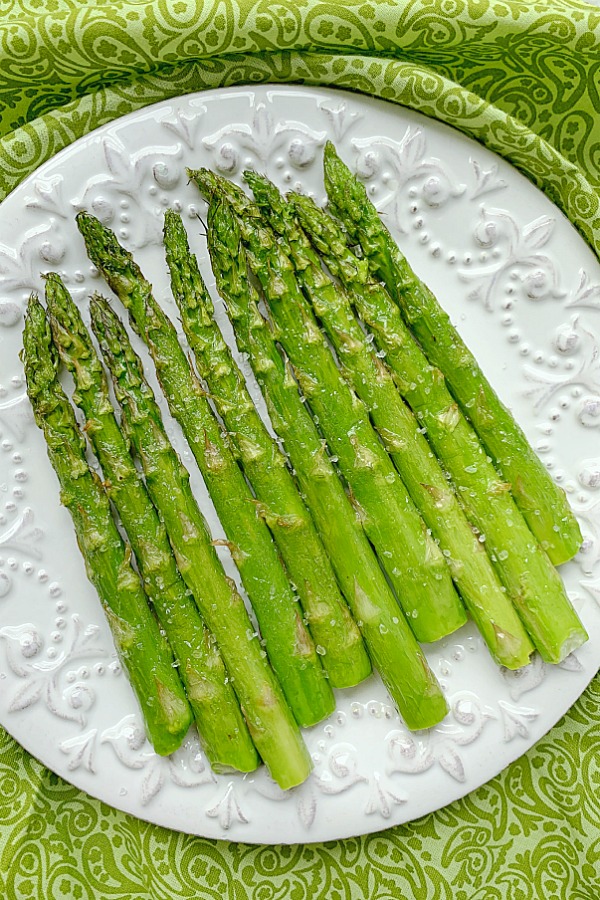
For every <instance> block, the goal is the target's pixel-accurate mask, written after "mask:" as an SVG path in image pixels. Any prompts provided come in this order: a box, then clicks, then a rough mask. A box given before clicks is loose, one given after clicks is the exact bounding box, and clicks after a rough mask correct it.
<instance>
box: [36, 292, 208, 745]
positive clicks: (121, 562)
mask: <svg viewBox="0 0 600 900" xmlns="http://www.w3.org/2000/svg"><path fill="white" fill-rule="evenodd" d="M22 359H23V363H24V365H25V378H26V381H27V393H28V395H29V399H30V400H31V404H32V406H33V413H34V416H35V420H36V422H37V424H38V425H39V427H40V428H41V429H42V431H43V433H44V437H45V438H46V444H47V449H48V456H49V458H50V462H51V463H52V465H53V467H54V470H55V472H56V474H57V476H58V480H59V483H60V488H61V501H62V503H63V504H64V506H66V507H67V509H68V510H69V512H70V513H71V516H72V518H73V524H74V526H75V533H76V535H77V541H78V543H79V547H80V549H81V552H82V555H83V558H84V561H85V565H86V570H87V573H88V577H89V579H90V581H91V582H92V584H93V585H94V587H95V588H96V590H97V592H98V596H99V598H100V601H101V603H102V606H103V607H104V611H105V613H106V617H107V619H108V623H109V625H110V627H111V630H112V633H113V637H114V640H115V645H116V648H117V652H118V653H119V656H120V657H121V659H122V661H123V664H124V666H125V668H126V670H127V673H128V675H129V681H130V683H131V686H132V688H133V690H134V693H135V694H136V696H137V699H138V702H139V704H140V708H141V711H142V716H143V718H144V722H145V726H146V731H147V734H148V738H149V740H150V741H151V743H152V745H153V747H154V749H155V750H156V752H157V753H159V754H160V755H161V756H167V755H168V754H170V753H173V752H174V751H175V750H176V749H177V748H178V747H179V746H180V744H181V742H182V740H183V739H184V737H185V735H186V733H187V731H188V728H189V726H190V725H191V722H192V712H191V709H190V706H189V704H188V702H187V699H186V696H185V693H184V690H183V686H182V684H181V681H180V680H179V675H178V673H177V670H176V669H175V668H174V663H173V655H172V653H171V648H170V647H169V645H168V644H167V641H166V639H165V638H164V637H163V635H162V633H161V631H160V629H159V626H158V624H157V622H156V619H155V618H154V616H153V615H152V612H151V610H150V607H149V606H148V603H147V601H146V597H145V595H144V592H143V590H142V586H141V584H140V581H139V578H138V576H137V575H136V573H135V572H134V570H133V568H132V567H131V550H130V548H129V546H128V545H125V544H124V542H123V540H122V539H121V536H120V535H119V532H118V530H117V526H116V524H115V522H114V520H113V517H112V513H111V510H110V504H109V500H108V497H107V495H106V493H105V491H104V490H103V488H102V485H101V483H100V480H99V478H98V476H97V475H95V474H94V473H93V472H92V471H91V469H90V468H89V466H88V463H87V459H86V443H85V439H84V438H83V436H82V435H81V432H80V431H79V428H78V426H77V422H76V419H75V413H74V411H73V408H72V406H71V404H70V402H69V400H68V399H67V397H66V396H65V393H64V391H63V389H62V387H61V385H60V383H59V380H58V374H57V370H58V357H57V354H56V349H55V347H54V346H53V344H52V336H51V332H50V325H49V323H48V320H47V318H46V314H45V312H44V309H43V307H42V305H41V304H40V302H39V300H38V298H37V297H36V296H35V295H32V296H31V298H30V300H29V304H28V307H27V315H26V318H25V330H24V333H23V352H22Z"/></svg>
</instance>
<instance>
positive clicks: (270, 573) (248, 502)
mask: <svg viewBox="0 0 600 900" xmlns="http://www.w3.org/2000/svg"><path fill="white" fill-rule="evenodd" d="M77 222H78V226H79V229H80V231H81V234H82V235H83V237H84V240H85V243H86V248H87V251H88V255H89V256H90V259H91V260H92V262H94V264H95V265H96V266H97V267H98V269H100V271H101V272H102V274H103V275H104V276H105V278H106V280H107V282H108V284H109V285H110V287H111V288H112V289H113V290H114V291H115V293H116V294H117V296H118V297H119V299H120V300H121V302H122V303H123V305H124V306H125V307H126V308H127V309H128V310H129V313H130V318H131V321H132V324H133V326H134V328H135V330H136V331H137V333H138V334H139V335H140V337H141V338H142V339H143V340H145V342H146V343H147V345H148V348H149V350H150V353H151V355H152V358H153V360H154V364H155V367H156V371H157V374H158V379H159V381H160V384H161V387H162V389H163V392H164V394H165V397H166V398H167V402H168V405H169V409H170V410H171V413H172V415H173V416H174V418H175V419H177V421H178V422H179V424H180V425H181V427H182V429H183V432H184V434H185V436H186V438H187V441H188V443H189V445H190V448H191V450H192V452H193V454H194V456H195V458H196V461H197V462H198V466H199V468H200V471H201V472H202V475H203V477H204V480H205V482H206V485H207V487H208V490H209V492H210V495H211V497H212V500H213V503H214V505H215V509H216V511H217V515H218V516H219V518H220V520H221V524H222V525H223V528H224V529H225V533H226V535H227V538H228V545H229V548H230V551H231V553H232V556H233V559H234V561H235V562H236V564H237V567H238V569H239V571H240V575H241V578H242V582H243V584H244V587H245V589H246V591H247V593H248V596H249V598H250V602H251V604H252V606H253V608H254V611H255V613H256V617H257V619H258V624H259V627H260V630H261V633H262V636H263V638H264V640H265V645H266V650H267V653H268V655H269V659H270V660H271V664H272V665H273V668H274V669H275V672H276V674H277V676H278V678H279V680H280V682H281V686H282V688H283V691H284V694H285V696H286V699H287V701H288V703H289V705H290V707H291V708H292V710H293V712H294V715H295V716H296V719H297V721H298V723H299V724H300V725H303V726H309V725H314V724H315V723H316V722H319V721H320V720H321V719H323V718H325V717H326V716H327V715H329V714H330V713H331V712H332V711H333V709H334V706H335V702H334V697H333V692H332V690H331V687H330V686H329V683H328V681H327V679H326V677H325V673H324V670H323V668H322V666H321V662H320V658H319V655H318V654H317V652H316V649H315V645H314V643H313V641H312V638H311V636H310V634H309V632H308V630H307V628H306V625H305V624H304V622H303V621H302V617H301V610H300V607H299V603H298V601H297V599H296V597H295V595H294V593H293V591H292V589H291V587H290V584H289V581H288V578H287V575H286V572H285V570H284V568H283V566H282V564H281V561H280V559H279V556H278V553H277V550H276V547H275V545H274V543H273V541H272V538H271V535H270V533H269V530H268V528H267V526H266V524H265V522H264V520H263V518H262V517H261V515H260V507H259V506H257V504H256V503H255V501H254V498H253V496H252V494H251V492H250V490H249V488H248V485H247V484H246V481H245V479H244V476H243V474H242V472H241V470H240V468H239V466H238V465H237V463H236V461H235V458H234V457H233V454H232V452H231V450H230V448H229V446H228V444H227V443H226V442H225V440H224V438H223V434H222V432H221V429H220V427H219V424H218V422H217V419H216V418H215V416H214V414H213V412H212V409H211V408H210V405H209V403H208V400H207V398H206V395H205V392H204V391H203V389H202V387H201V385H200V383H199V381H198V379H197V377H196V376H195V373H194V372H193V370H192V368H191V366H190V363H189V362H188V360H187V357H186V355H185V353H184V351H183V350H182V348H181V346H180V344H179V341H178V338H177V333H176V331H175V328H174V327H173V324H172V323H171V321H170V319H169V318H168V317H167V315H166V314H165V313H164V311H163V310H162V309H161V307H160V306H159V305H158V303H157V302H156V300H155V299H154V297H153V296H152V290H151V287H150V284H149V283H148V281H146V279H145V278H144V276H143V275H142V273H141V271H140V269H139V267H138V266H137V264H136V263H135V261H134V260H133V258H132V256H131V254H130V253H128V252H127V251H126V250H124V249H123V248H122V247H121V246H120V244H119V243H118V241H117V239H116V238H115V236H114V234H113V233H112V232H111V231H110V229H108V228H106V227H105V226H103V225H102V224H101V223H100V222H99V221H98V220H97V219H95V218H94V217H93V216H90V215H89V214H87V213H79V215H78V217H77ZM182 575H183V576H184V577H185V573H184V572H182ZM207 624H209V627H211V626H210V623H209V622H208V620H207ZM217 640H218V641H219V638H218V636H217ZM221 650H222V652H223V648H222V647H221ZM226 664H227V663H226ZM259 751H260V748H259Z"/></svg>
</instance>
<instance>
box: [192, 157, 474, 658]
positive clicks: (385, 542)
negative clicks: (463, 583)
mask: <svg viewBox="0 0 600 900" xmlns="http://www.w3.org/2000/svg"><path fill="white" fill-rule="evenodd" d="M192 177H193V178H194V179H195V180H196V182H197V183H198V185H199V186H200V188H201V190H204V192H205V193H208V194H209V196H210V194H212V192H213V190H216V192H217V194H221V195H223V196H225V195H226V194H229V196H232V192H231V189H230V188H229V187H228V186H227V184H226V183H223V182H222V181H219V179H217V178H216V177H215V176H214V175H213V174H212V173H209V172H207V171H206V170H200V171H199V172H194V173H192ZM232 199H233V201H234V203H235V202H236V201H235V195H233V196H232ZM228 202H229V197H228ZM247 202H248V201H245V202H244V204H240V207H239V212H240V213H242V214H241V215H239V216H238V218H239V223H240V232H241V235H242V240H243V241H244V243H245V244H246V246H247V248H248V258H249V261H250V266H251V268H252V270H253V271H254V273H255V275H256V276H257V277H258V279H259V280H260V282H261V286H262V288H263V291H264V294H265V298H266V300H267V303H268V305H269V308H270V311H271V315H272V317H273V320H274V321H275V322H276V324H277V326H278V335H279V339H280V341H281V343H282V345H283V346H284V348H285V350H286V352H287V354H288V356H289V357H290V360H291V362H292V363H293V365H294V369H295V372H296V374H297V377H298V379H299V381H300V385H301V388H302V390H303V392H304V395H305V397H306V399H307V400H308V402H309V403H310V405H311V408H312V411H313V413H314V414H315V415H316V417H317V419H318V423H319V426H320V428H321V431H322V432H323V434H324V436H325V438H326V439H327V442H328V444H329V447H330V449H331V451H332V453H334V454H335V455H336V456H337V457H338V459H339V466H340V469H341V471H342V473H343V474H344V477H345V478H346V481H347V482H348V485H349V487H350V489H351V491H352V493H353V496H354V499H355V502H356V504H357V507H358V509H359V510H360V511H361V515H362V516H363V520H364V528H365V531H366V533H367V535H368V536H369V538H370V540H371V541H372V543H373V545H374V546H375V548H376V550H377V553H378V555H379V558H380V560H381V561H382V563H383V565H384V567H385V569H386V571H387V573H388V576H389V577H390V579H391V581H392V584H393V585H394V587H395V589H396V593H397V594H398V596H399V599H400V602H401V603H402V606H403V609H404V611H405V612H406V614H407V616H408V617H409V621H410V624H411V626H412V628H413V631H414V632H415V635H416V636H417V638H418V639H419V640H422V641H435V640H437V639H438V638H440V637H443V636H444V635H446V634H450V633H451V632H452V631H455V630H456V629H457V628H459V627H460V626H461V625H462V624H464V622H465V620H466V614H465V611H464V608H463V607H462V604H461V603H460V600H459V598H458V596H457V594H456V592H455V590H454V587H453V584H452V579H451V577H450V570H449V568H448V566H447V565H446V562H445V559H444V557H443V556H442V553H441V551H440V549H439V547H438V546H437V544H436V543H435V541H434V540H433V538H432V537H431V536H430V535H429V534H428V532H427V529H426V526H425V524H424V522H423V520H422V519H421V517H420V516H419V514H418V512H417V510H416V509H415V506H414V504H413V502H412V500H411V499H410V497H409V496H408V494H407V492H406V489H405V487H404V485H403V483H402V481H401V480H400V478H399V476H398V473H397V472H396V470H395V468H394V466H393V464H392V462H391V460H390V458H389V457H388V455H387V453H386V451H385V449H384V447H383V446H382V444H381V442H380V441H379V438H378V436H377V435H376V433H375V432H374V430H373V428H372V426H371V424H370V422H369V417H368V413H367V411H366V409H365V407H364V405H363V404H362V402H361V401H360V400H359V399H358V398H357V397H356V395H355V394H354V393H353V392H352V391H351V390H350V388H349V387H348V385H347V384H346V383H345V381H344V379H343V378H342V376H341V374H340V372H339V370H338V368H337V366H336V365H335V361H334V359H333V356H332V354H331V353H330V351H329V348H328V347H327V344H326V342H325V339H324V338H323V335H322V334H321V332H320V331H319V328H318V326H317V324H316V322H315V319H314V316H313V314H312V311H311V309H310V307H309V305H308V303H307V301H306V299H305V298H304V296H303V294H302V291H301V290H300V287H299V285H298V282H297V280H296V273H295V271H294V267H293V265H292V263H291V261H290V260H289V258H288V256H287V255H286V254H285V253H284V251H283V249H282V247H281V246H280V244H279V243H278V242H277V241H276V240H275V238H274V236H273V234H272V232H270V231H268V230H267V229H266V228H265V227H263V226H262V225H261V224H260V221H259V218H260V212H259V211H257V213H256V214H248V212H247V209H246V207H247ZM236 212H237V210H236ZM323 278H326V276H325V274H324V273H323Z"/></svg>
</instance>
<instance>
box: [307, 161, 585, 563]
mask: <svg viewBox="0 0 600 900" xmlns="http://www.w3.org/2000/svg"><path fill="white" fill-rule="evenodd" d="M325 186H326V188H327V194H328V196H329V202H330V205H331V208H332V211H333V212H334V214H336V215H337V216H338V217H339V218H340V220H341V221H342V222H343V224H344V227H345V228H346V230H347V232H348V234H349V236H350V238H351V240H352V241H353V242H354V243H360V246H361V248H362V252H363V253H364V256H365V258H366V260H367V263H368V266H369V270H370V272H371V274H372V275H373V276H374V277H375V278H377V279H379V280H381V281H383V282H384V283H385V285H386V287H387V289H388V291H389V293H390V295H391V296H392V298H393V299H394V300H395V302H396V303H397V304H398V306H399V308H400V310H401V312H402V316H403V318H404V319H405V321H406V322H407V323H408V325H409V326H410V328H411V329H412V331H413V332H414V334H415V336H416V338H417V340H418V341H419V342H420V344H421V346H422V347H423V350H424V351H425V353H426V354H427V357H428V359H429V361H430V362H431V364H432V365H434V366H437V367H438V368H439V369H440V370H441V371H442V372H444V374H445V376H446V379H447V381H448V387H449V388H450V391H451V392H452V394H453V396H454V398H455V400H456V401H457V402H458V403H459V404H460V407H461V410H462V412H463V414H464V415H465V416H466V417H467V418H468V419H469V421H470V422H471V424H472V425H473V427H474V429H475V430H476V432H477V434H478V435H479V438H480V439H481V441H482V443H483V445H484V446H485V448H486V450H487V452H488V453H489V454H490V456H491V457H492V459H493V461H494V462H495V463H496V465H497V466H498V467H499V469H500V471H501V472H502V474H503V476H504V478H505V479H506V481H507V482H508V483H509V484H510V489H511V491H512V493H513V496H514V498H515V501H516V503H517V505H518V506H519V509H520V510H521V512H522V514H523V516H524V517H525V520H526V521H527V524H528V525H529V527H530V529H531V531H532V532H533V534H534V535H535V537H536V538H537V540H538V541H539V543H540V544H541V546H542V548H543V549H544V550H545V551H546V552H547V553H548V555H549V557H550V559H551V561H552V562H553V563H554V564H555V565H559V564H560V563H562V562H566V560H568V559H571V557H573V556H574V555H575V554H576V553H577V551H578V549H579V547H580V546H581V540H582V538H581V531H580V529H579V525H578V524H577V520H576V519H575V516H574V514H573V512H572V511H571V509H570V507H569V504H568V501H567V498H566V495H565V493H564V491H563V490H562V488H560V487H559V486H558V485H557V484H555V482H554V481H553V480H552V478H551V476H550V474H549V473H548V471H547V470H546V469H545V468H544V466H543V464H542V462H541V461H540V460H539V458H538V457H537V456H536V454H535V452H534V451H533V449H532V447H531V446H530V444H529V442H528V441H527V438H526V437H525V435H524V433H523V431H522V430H521V428H520V427H519V425H518V424H517V423H516V421H515V419H514V418H513V416H512V414H511V412H510V411H509V410H508V409H507V408H506V406H504V404H503V403H502V402H501V401H500V399H499V398H498V396H497V394H496V392H495V391H494V389H493V388H492V386H491V385H490V383H489V382H488V381H487V379H486V377H485V375H484V374H483V372H482V371H481V368H480V366H479V363H478V362H477V360H476V359H475V357H474V356H473V354H472V353H471V351H470V350H469V349H468V347H467V346H466V345H465V343H464V341H463V340H462V338H461V337H460V335H459V334H458V332H457V331H456V329H455V328H454V326H453V325H452V323H451V321H450V318H449V316H448V315H447V313H446V312H445V311H444V310H443V309H442V307H441V306H440V304H439V303H438V301H437V299H436V298H435V297H434V295H433V294H432V292H431V291H430V290H429V288H428V287H427V286H426V285H425V284H423V282H422V281H420V279H419V278H417V276H416V275H415V273H414V272H413V271H412V269H411V267H410V265H409V263H408V261H407V260H406V257H405V256H404V254H403V253H402V251H401V250H400V248H399V247H398V245H397V244H396V242H395V241H394V240H393V238H392V237H391V235H390V233H389V232H388V230H387V228H386V227H385V225H384V224H383V222H382V221H381V219H380V218H379V215H378V213H377V210H376V209H375V207H374V206H373V204H372V203H371V201H370V200H369V198H368V196H367V192H366V190H365V187H364V185H362V184H361V183H360V182H359V181H358V179H357V178H356V177H355V176H354V175H353V174H352V173H351V172H350V170H349V169H348V167H347V166H346V165H345V164H344V163H343V162H342V161H341V160H340V158H339V157H338V156H337V154H336V152H335V149H334V147H333V145H332V144H327V146H326V147H325Z"/></svg>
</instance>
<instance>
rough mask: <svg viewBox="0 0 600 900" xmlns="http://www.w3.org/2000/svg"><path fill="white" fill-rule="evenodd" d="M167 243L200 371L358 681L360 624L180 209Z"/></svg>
mask: <svg viewBox="0 0 600 900" xmlns="http://www.w3.org/2000/svg"><path fill="white" fill-rule="evenodd" d="M164 236H165V250H166V256H167V262H168V265H169V269H170V273H171V288H172V292H173V296H174V297H175V299H176V301H177V305H178V306H179V310H180V312H181V320H182V324H183V328H184V331H185V333H186V336H187V339H188V341H189V342H190V346H191V348H192V350H193V352H194V355H195V358H196V363H197V367H198V371H199V373H200V375H201V377H202V378H203V379H204V381H205V382H206V383H207V385H208V388H209V390H210V393H211V396H212V398H213V401H214V403H215V405H216V408H217V411H218V412H219V414H220V415H221V418H222V419H223V421H224V423H225V426H226V428H227V430H228V433H229V435H230V437H231V439H232V441H233V444H234V446H235V449H236V451H237V454H238V457H239V460H240V461H241V465H242V468H243V470H244V472H245V473H246V477H247V478H248V480H249V481H250V484H251V485H252V487H253V488H254V492H255V494H256V497H257V499H258V501H259V502H260V503H261V504H263V507H262V508H263V510H264V513H263V514H264V516H265V519H266V521H267V523H268V525H269V527H270V528H271V531H272V533H273V536H274V538H275V542H276V543H277V545H278V547H279V550H280V552H281V555H282V557H283V560H284V562H285V564H286V567H287V570H288V573H289V575H290V578H291V579H292V581H293V582H294V584H295V585H296V587H297V591H298V595H299V597H300V601H301V603H302V606H303V609H304V615H305V617H306V620H307V622H308V625H309V629H310V631H311V634H312V637H313V640H314V641H315V643H316V644H317V646H318V647H320V648H321V661H322V663H323V666H324V668H325V671H326V672H327V674H328V676H329V680H330V682H331V685H332V686H333V687H338V688H343V687H350V686H351V685H355V684H358V683H359V682H360V681H362V680H363V679H365V678H366V677H367V676H368V675H369V674H370V673H371V663H370V661H369V657H368V655H367V652H366V650H365V646H364V643H363V640H362V638H361V635H360V631H359V630H358V628H357V625H356V622H354V620H353V619H352V616H351V614H350V611H349V609H348V607H347V605H346V603H345V602H344V600H343V599H342V597H341V595H340V591H339V588H338V585H337V582H336V580H335V576H334V574H333V571H332V568H331V563H330V562H329V559H328V557H327V555H326V552H325V548H324V547H323V544H322V543H321V540H320V539H319V536H318V534H317V531H316V529H315V526H314V523H313V521H312V519H311V517H310V513H309V512H308V510H307V509H306V506H305V505H304V502H303V501H302V499H301V497H300V495H299V493H298V491H297V488H296V486H295V484H294V481H293V478H292V475H291V473H290V471H289V469H288V468H287V465H286V461H285V457H284V456H283V454H282V453H281V451H280V450H279V447H278V446H277V444H276V443H275V441H274V440H273V438H272V437H271V436H270V434H269V433H268V431H267V429H266V428H265V426H264V424H263V421H262V419H261V418H260V416H259V414H258V413H257V411H256V409H255V407H254V404H253V402H252V400H251V398H250V395H249V394H248V391H247V389H246V383H245V381H244V377H243V375H242V373H241V372H240V370H239V368H238V366H237V364H236V363H235V361H234V359H233V357H232V355H231V351H230V350H229V347H228V346H227V344H226V343H225V341H224V339H223V336H222V335H221V332H220V330H219V327H218V325H217V324H216V322H215V321H214V318H213V314H214V308H213V304H212V300H211V299H210V296H209V294H208V290H207V289H206V285H205V284H204V281H203V279H202V276H201V274H200V270H199V268H198V264H197V262H196V258H195V257H194V256H192V254H191V253H190V249H189V246H188V240H187V235H186V231H185V228H184V225H183V222H182V221H181V217H180V216H178V215H177V213H175V212H173V211H172V210H167V212H166V213H165V222H164Z"/></svg>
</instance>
